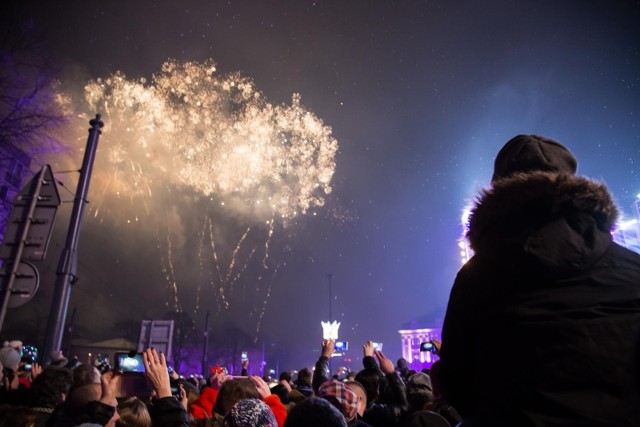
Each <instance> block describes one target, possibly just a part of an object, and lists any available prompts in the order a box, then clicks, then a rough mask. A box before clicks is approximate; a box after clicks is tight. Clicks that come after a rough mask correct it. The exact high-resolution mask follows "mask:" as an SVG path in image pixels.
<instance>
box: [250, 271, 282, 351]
mask: <svg viewBox="0 0 640 427" xmlns="http://www.w3.org/2000/svg"><path fill="white" fill-rule="evenodd" d="M279 268H280V265H279V264H278V265H276V266H275V267H274V268H273V274H272V275H271V280H269V284H268V285H267V291H266V294H265V298H264V300H263V301H262V310H261V311H260V314H259V315H258V319H257V322H256V332H255V335H254V336H255V338H254V342H255V341H256V340H257V339H258V333H259V332H260V327H261V326H262V319H263V318H264V314H265V312H266V311H267V304H268V302H269V298H270V297H271V287H272V286H273V282H274V280H275V278H276V275H277V274H278V269H279ZM256 311H257V310H256Z"/></svg>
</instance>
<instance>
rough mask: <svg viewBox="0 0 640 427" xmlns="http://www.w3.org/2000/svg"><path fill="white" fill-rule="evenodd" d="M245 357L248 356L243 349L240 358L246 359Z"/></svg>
mask: <svg viewBox="0 0 640 427" xmlns="http://www.w3.org/2000/svg"><path fill="white" fill-rule="evenodd" d="M247 357H248V355H247V352H246V351H243V352H242V360H247Z"/></svg>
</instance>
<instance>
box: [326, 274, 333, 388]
mask: <svg viewBox="0 0 640 427" xmlns="http://www.w3.org/2000/svg"><path fill="white" fill-rule="evenodd" d="M327 278H328V279H329V323H332V322H333V316H332V314H331V306H332V305H333V304H332V303H333V297H332V295H331V281H332V280H333V273H328V274H327ZM332 371H333V364H332V363H331V358H329V378H331V372H332Z"/></svg>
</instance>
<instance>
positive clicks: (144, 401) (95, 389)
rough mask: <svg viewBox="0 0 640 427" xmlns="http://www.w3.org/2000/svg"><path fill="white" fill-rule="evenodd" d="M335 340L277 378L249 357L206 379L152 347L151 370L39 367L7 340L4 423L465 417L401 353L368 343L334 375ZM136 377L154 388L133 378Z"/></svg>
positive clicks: (174, 425) (413, 422)
mask: <svg viewBox="0 0 640 427" xmlns="http://www.w3.org/2000/svg"><path fill="white" fill-rule="evenodd" d="M435 343H436V345H437V346H438V347H439V342H438V341H435ZM334 345H335V342H334V340H324V341H323V343H322V350H321V356H320V357H319V359H318V361H317V362H316V364H315V366H314V367H313V369H309V368H306V367H305V368H302V369H300V370H299V371H298V372H297V375H295V376H294V375H292V373H293V372H291V371H287V372H282V373H281V374H280V377H279V379H278V381H277V382H276V383H275V384H271V383H268V382H267V381H269V379H268V378H263V377H260V376H257V375H248V372H247V366H248V363H249V362H248V360H244V361H243V369H242V372H241V375H239V376H234V375H230V374H228V373H227V372H226V370H224V369H221V368H219V367H216V368H211V375H210V377H209V378H208V379H207V380H206V381H204V380H202V378H199V377H195V376H189V377H188V378H182V377H180V375H179V374H178V373H177V372H175V371H174V370H172V369H170V367H168V366H167V361H166V359H165V356H164V354H162V353H158V352H157V351H156V350H155V349H153V348H149V349H147V350H145V351H144V352H143V353H142V359H143V363H144V373H138V372H121V371H119V370H118V369H112V368H111V366H109V365H108V364H105V363H104V360H100V359H98V360H96V362H95V363H92V364H87V363H79V362H78V361H77V360H71V361H68V360H67V359H66V358H64V357H60V356H61V355H57V357H54V358H52V362H51V364H49V365H47V366H46V367H44V368H42V367H40V366H39V365H38V364H37V362H34V361H33V360H32V359H30V358H29V356H28V355H27V356H23V354H24V353H25V352H24V351H23V349H22V348H21V346H22V343H21V342H20V341H12V342H7V343H5V346H4V347H3V348H2V349H1V350H0V363H2V364H3V367H4V368H3V381H2V388H1V391H0V426H16V427H22V426H24V427H46V426H49V427H73V426H87V427H88V426H98V425H99V426H110V427H114V426H122V427H178V426H184V427H188V426H192V427H222V426H229V427H240V426H244V427H250V426H251V427H283V426H287V427H297V426H309V427H314V426H318V427H319V426H323V427H331V426H358V427H368V426H371V427H377V426H436V427H440V426H441V427H448V426H455V425H457V424H458V422H460V421H461V418H460V417H459V415H458V414H457V413H456V412H455V410H454V409H453V408H452V407H451V406H450V405H448V404H446V403H445V402H444V401H443V399H442V396H441V393H440V392H439V388H438V383H437V381H432V380H431V377H430V375H429V371H428V370H424V371H422V372H415V371H411V370H409V369H407V367H406V366H407V364H406V361H405V360H404V359H400V360H399V361H398V362H397V364H396V365H394V363H393V362H392V361H391V360H389V359H388V358H387V357H385V356H384V354H383V353H382V352H381V351H378V350H374V346H373V342H372V341H369V342H367V343H365V344H364V345H363V368H362V370H360V371H358V372H348V373H347V372H345V373H344V374H346V375H343V374H341V375H339V374H338V373H336V374H332V373H331V372H330V370H329V366H330V363H329V360H330V359H331V357H332V355H333V353H334V348H335V347H334ZM27 365H31V367H30V368H29V369H27ZM434 366H437V363H436V365H434ZM139 380H144V382H145V383H146V384H147V385H148V386H149V387H144V386H143V387H136V386H133V387H132V386H131V384H133V383H134V382H135V381H139Z"/></svg>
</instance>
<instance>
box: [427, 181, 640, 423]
mask: <svg viewBox="0 0 640 427" xmlns="http://www.w3.org/2000/svg"><path fill="white" fill-rule="evenodd" d="M617 215H618V213H617V209H616V207H615V205H614V203H613V201H612V198H611V196H610V194H609V193H608V191H607V189H606V187H605V186H604V185H602V184H599V183H597V182H594V181H591V180H589V179H587V178H584V177H578V176H574V175H571V174H564V173H553V172H533V173H527V174H515V175H513V176H511V177H509V178H505V179H499V180H497V181H495V182H494V183H493V187H492V188H491V189H488V190H485V191H483V192H482V193H481V194H480V196H479V198H478V200H477V201H476V203H475V207H474V209H473V211H472V214H471V217H470V222H469V231H468V233H467V237H468V239H469V242H470V244H471V247H472V249H473V250H474V252H475V254H474V256H473V257H472V259H471V260H469V262H468V263H467V264H465V266H464V267H463V268H462V269H461V270H460V272H459V273H458V275H457V277H456V280H455V283H454V285H453V288H452V290H451V296H450V299H449V305H448V307H447V314H446V317H445V322H444V326H443V332H442V348H441V363H442V366H441V370H440V375H439V378H440V380H441V383H442V387H443V392H444V394H445V397H446V399H447V400H448V401H449V402H450V403H451V404H452V405H453V406H454V407H455V408H456V409H457V410H458V411H459V412H460V414H461V415H462V416H463V417H465V418H473V419H474V420H475V421H476V423H477V425H479V426H485V425H491V426H499V425H510V426H516V425H517V426H522V427H526V426H563V425H572V426H577V425H584V426H626V425H629V426H631V425H635V426H637V425H639V423H640V370H639V368H638V366H639V365H640V255H638V254H636V253H634V252H631V251H629V250H627V249H625V248H623V247H621V246H619V245H617V244H615V243H613V242H612V238H611V234H610V229H611V226H612V225H613V224H614V222H615V220H616V218H617Z"/></svg>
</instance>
